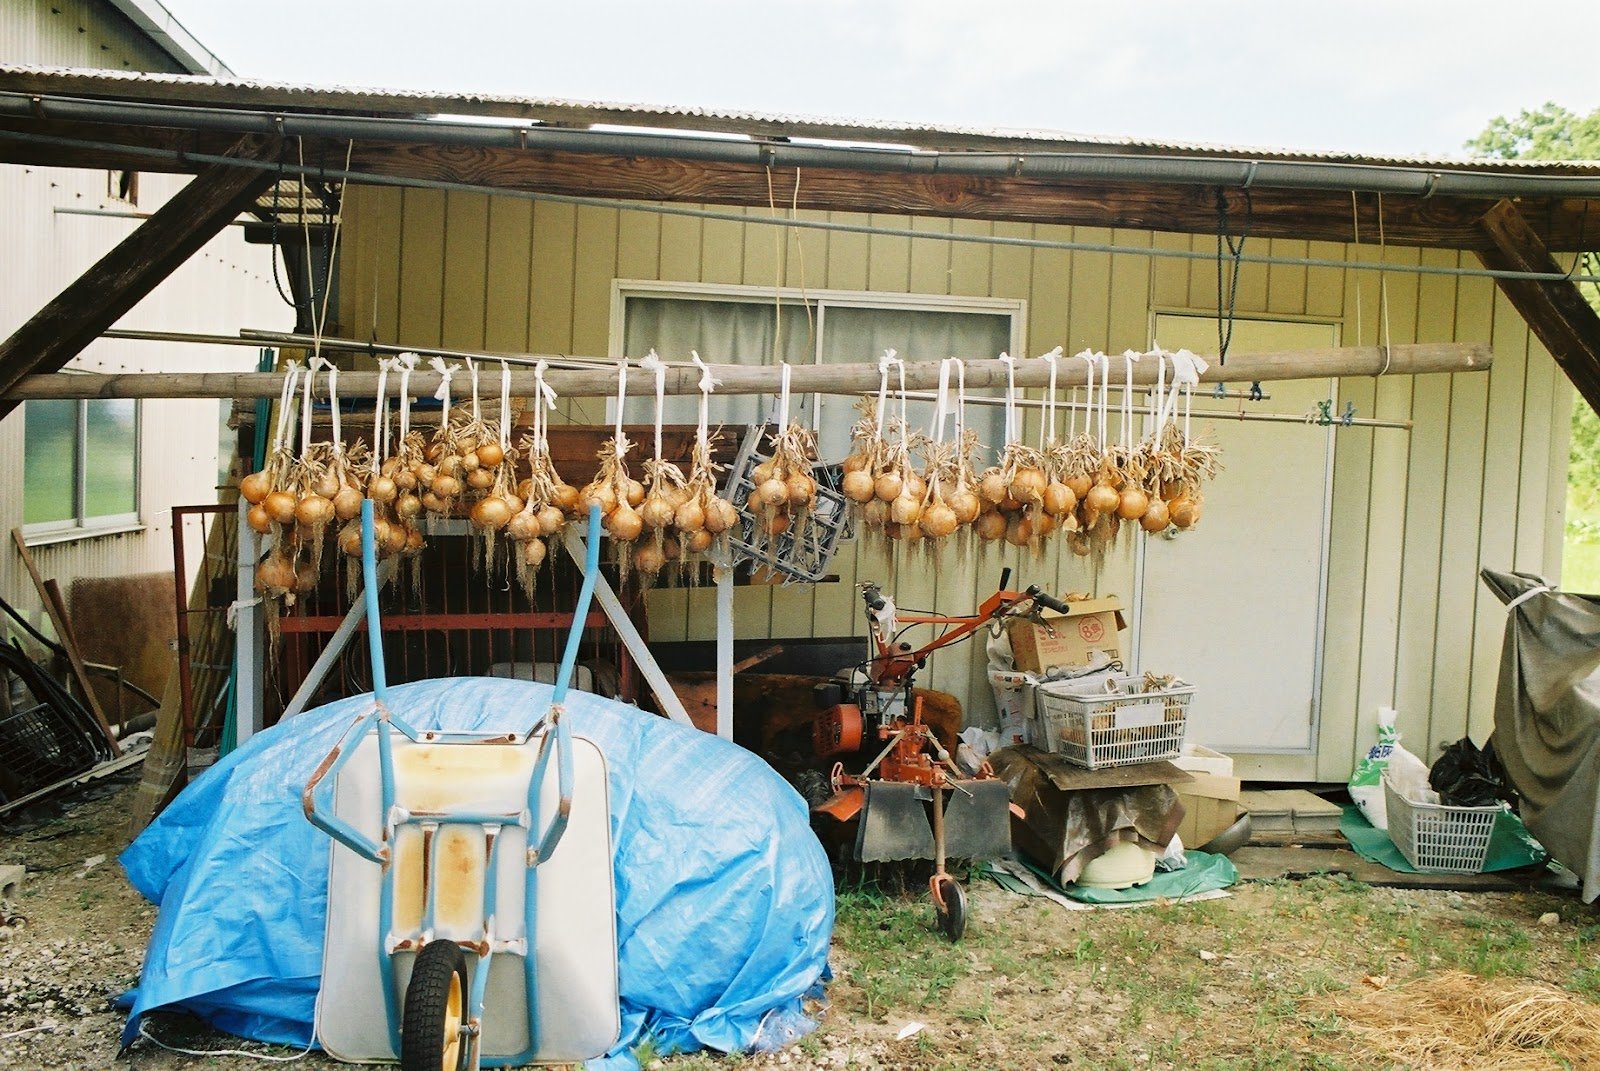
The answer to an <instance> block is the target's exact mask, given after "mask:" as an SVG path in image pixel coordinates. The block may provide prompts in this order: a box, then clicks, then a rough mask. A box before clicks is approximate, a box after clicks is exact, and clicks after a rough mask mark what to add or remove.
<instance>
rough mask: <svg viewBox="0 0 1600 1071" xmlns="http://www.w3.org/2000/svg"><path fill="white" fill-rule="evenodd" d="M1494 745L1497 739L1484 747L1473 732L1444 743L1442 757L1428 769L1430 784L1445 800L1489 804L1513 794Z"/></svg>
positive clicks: (1453, 803)
mask: <svg viewBox="0 0 1600 1071" xmlns="http://www.w3.org/2000/svg"><path fill="white" fill-rule="evenodd" d="M1492 748H1493V741H1491V742H1490V744H1489V746H1488V747H1485V748H1483V749H1480V748H1479V747H1478V745H1476V744H1474V743H1473V742H1472V738H1471V737H1470V736H1463V737H1462V738H1461V739H1460V740H1457V741H1456V742H1455V743H1453V744H1445V745H1444V747H1443V749H1442V753H1441V754H1440V756H1439V758H1438V760H1437V761H1436V762H1434V764H1433V768H1432V769H1430V770H1429V771H1428V784H1429V785H1431V786H1432V788H1433V790H1434V791H1435V792H1437V793H1439V799H1440V800H1441V801H1442V802H1443V803H1444V804H1446V805H1447V806H1450V807H1488V806H1490V805H1492V804H1495V803H1498V802H1499V801H1500V800H1502V799H1509V798H1510V793H1509V790H1508V789H1507V788H1506V784H1505V775H1504V772H1503V771H1502V770H1501V769H1500V764H1499V762H1498V761H1496V759H1495V757H1494V752H1493V750H1492Z"/></svg>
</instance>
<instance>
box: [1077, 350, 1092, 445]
mask: <svg viewBox="0 0 1600 1071" xmlns="http://www.w3.org/2000/svg"><path fill="white" fill-rule="evenodd" d="M1078 360H1080V361H1082V362H1083V363H1084V364H1086V365H1088V373H1087V377H1088V378H1087V380H1086V383H1087V386H1088V393H1087V394H1086V395H1085V399H1086V400H1085V403H1084V409H1083V433H1084V434H1085V435H1087V436H1088V437H1089V438H1091V439H1093V438H1094V368H1095V365H1094V351H1093V350H1084V351H1083V352H1082V353H1080V354H1078ZM1072 421H1073V423H1072V426H1073V428H1074V429H1076V428H1077V426H1078V423H1077V421H1078V418H1077V410H1076V409H1074V410H1073V418H1072ZM1073 437H1074V438H1076V437H1077V434H1076V430H1074V434H1073Z"/></svg>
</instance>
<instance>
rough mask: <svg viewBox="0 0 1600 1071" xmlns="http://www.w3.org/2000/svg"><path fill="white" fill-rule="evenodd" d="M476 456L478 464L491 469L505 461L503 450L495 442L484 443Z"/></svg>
mask: <svg viewBox="0 0 1600 1071" xmlns="http://www.w3.org/2000/svg"><path fill="white" fill-rule="evenodd" d="M477 455H478V464H480V465H483V466H484V467H486V468H491V469H492V468H494V467H495V466H496V465H498V464H500V462H502V461H504V460H505V459H506V452H505V450H504V449H503V448H502V447H501V446H500V444H499V443H496V442H488V443H484V444H483V445H482V446H480V447H478V449H477Z"/></svg>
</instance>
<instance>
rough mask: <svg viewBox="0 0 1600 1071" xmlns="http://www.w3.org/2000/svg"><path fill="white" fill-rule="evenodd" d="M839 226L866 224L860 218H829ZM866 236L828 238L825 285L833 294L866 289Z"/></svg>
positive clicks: (838, 234)
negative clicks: (833, 291) (843, 224)
mask: <svg viewBox="0 0 1600 1071" xmlns="http://www.w3.org/2000/svg"><path fill="white" fill-rule="evenodd" d="M830 220H831V221H832V222H837V223H854V224H861V223H865V222H866V220H864V219H862V218H861V217H859V216H853V215H840V214H837V213H834V214H830ZM867 242H868V239H867V236H866V235H865V234H858V233H854V232H846V231H835V232H833V233H830V234H829V235H828V265H827V270H826V276H825V278H826V283H825V285H826V286H827V287H828V288H829V289H831V290H865V289H867Z"/></svg>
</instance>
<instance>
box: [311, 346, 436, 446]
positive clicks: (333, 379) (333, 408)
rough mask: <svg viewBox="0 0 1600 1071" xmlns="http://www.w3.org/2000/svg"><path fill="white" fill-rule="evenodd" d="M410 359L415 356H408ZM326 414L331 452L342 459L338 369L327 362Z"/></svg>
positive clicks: (342, 435)
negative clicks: (331, 440) (330, 430)
mask: <svg viewBox="0 0 1600 1071" xmlns="http://www.w3.org/2000/svg"><path fill="white" fill-rule="evenodd" d="M410 356H411V357H412V358H415V357H416V354H414V353H413V354H411V355H410ZM328 414H329V417H330V418H331V419H332V421H333V452H334V455H335V456H337V457H341V458H342V457H344V429H343V428H341V427H340V425H339V368H338V366H337V365H335V364H334V363H333V362H331V361H329V362H328Z"/></svg>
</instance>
